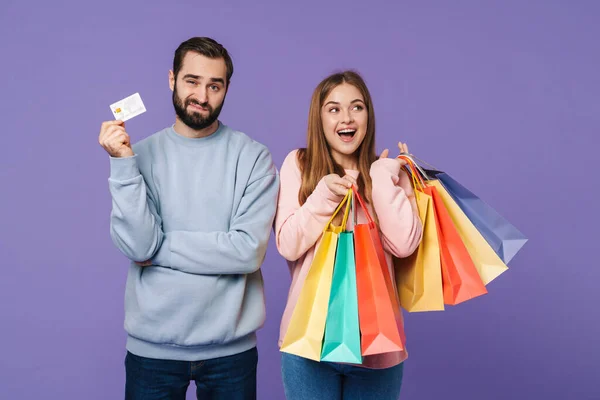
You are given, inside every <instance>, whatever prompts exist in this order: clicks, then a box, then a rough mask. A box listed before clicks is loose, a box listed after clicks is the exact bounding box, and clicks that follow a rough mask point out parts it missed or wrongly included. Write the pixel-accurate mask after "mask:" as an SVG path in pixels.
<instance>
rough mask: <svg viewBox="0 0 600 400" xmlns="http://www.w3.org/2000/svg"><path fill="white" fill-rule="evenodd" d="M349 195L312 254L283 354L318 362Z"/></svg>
mask: <svg viewBox="0 0 600 400" xmlns="http://www.w3.org/2000/svg"><path fill="white" fill-rule="evenodd" d="M351 194H352V190H351V189H350V190H349V191H348V193H347V194H346V196H345V197H344V199H343V200H342V202H341V203H340V205H339V206H338V207H337V209H336V210H335V212H334V213H333V215H332V216H331V218H330V219H329V221H328V222H327V225H325V229H324V231H323V236H322V238H321V243H320V244H319V247H318V248H317V250H316V251H315V256H314V258H313V261H312V263H311V265H310V270H309V271H308V274H307V276H306V280H305V281H304V285H303V286H302V290H301V291H300V295H299V296H298V302H297V303H296V306H295V307H294V312H293V313H292V318H291V319H290V324H289V326H288V329H287V331H286V333H285V336H284V338H283V343H282V345H281V351H282V352H284V353H290V354H295V355H297V356H300V357H304V358H309V359H311V360H315V361H320V359H321V346H322V344H323V335H324V333H325V321H326V319H327V309H328V306H329V294H330V290H331V282H332V279H333V265H334V262H335V252H336V249H337V242H338V237H339V234H340V232H342V231H343V230H344V229H345V227H346V221H347V220H348V214H349V210H350V200H351V197H350V196H351ZM344 205H346V209H345V211H344V218H343V222H342V225H341V226H334V225H333V224H332V221H333V219H334V218H335V216H336V215H337V214H338V212H339V211H340V210H341V209H342V207H343V206H344Z"/></svg>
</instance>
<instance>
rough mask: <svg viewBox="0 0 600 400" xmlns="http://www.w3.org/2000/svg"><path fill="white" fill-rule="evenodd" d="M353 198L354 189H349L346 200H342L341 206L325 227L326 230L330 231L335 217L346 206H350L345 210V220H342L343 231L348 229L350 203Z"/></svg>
mask: <svg viewBox="0 0 600 400" xmlns="http://www.w3.org/2000/svg"><path fill="white" fill-rule="evenodd" d="M351 196H352V189H348V191H347V192H346V195H345V196H344V198H343V199H342V201H341V202H340V204H339V205H338V206H337V208H336V209H335V211H334V212H333V215H332V216H331V218H329V221H327V225H325V230H328V229H330V227H331V225H332V222H333V219H334V218H335V216H336V215H337V214H338V213H339V212H340V210H341V209H342V207H343V206H344V204H348V206H347V207H346V209H345V210H344V218H343V220H342V226H341V228H342V230H345V229H346V222H347V221H348V213H349V212H350V207H349V202H350V200H351Z"/></svg>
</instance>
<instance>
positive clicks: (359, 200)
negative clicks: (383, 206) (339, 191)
mask: <svg viewBox="0 0 600 400" xmlns="http://www.w3.org/2000/svg"><path fill="white" fill-rule="evenodd" d="M352 192H353V193H352V194H353V195H354V197H355V198H356V199H357V200H358V203H359V204H360V206H361V207H362V209H363V211H364V212H365V216H366V217H367V222H368V223H369V225H374V224H375V222H373V218H371V214H370V213H369V209H368V208H367V207H366V206H365V203H364V201H363V199H362V197H360V194H359V193H358V189H357V188H356V186H354V185H352ZM354 221H355V222H356V210H355V211H354Z"/></svg>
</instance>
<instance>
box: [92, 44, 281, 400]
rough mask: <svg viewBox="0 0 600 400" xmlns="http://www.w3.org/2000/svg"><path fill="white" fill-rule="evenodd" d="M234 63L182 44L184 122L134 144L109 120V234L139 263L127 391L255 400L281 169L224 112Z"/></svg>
mask: <svg viewBox="0 0 600 400" xmlns="http://www.w3.org/2000/svg"><path fill="white" fill-rule="evenodd" d="M232 74H233V64H232V61H231V58H230V56H229V54H228V52H227V50H226V49H225V48H223V47H222V46H221V45H220V44H219V43H217V42H215V41H214V40H212V39H210V38H199V37H195V38H191V39H189V40H187V41H185V42H183V43H182V44H181V45H180V46H179V48H178V49H177V50H176V52H175V58H174V61H173V70H172V71H170V72H169V84H170V87H171V90H172V91H173V105H174V107H175V111H176V114H177V117H176V120H175V124H174V125H173V126H171V127H168V128H166V129H163V130H161V131H160V132H157V133H155V134H154V135H152V136H150V137H148V138H146V139H144V140H142V141H140V142H139V143H136V144H135V145H133V146H132V145H131V143H130V140H129V136H128V134H127V132H126V130H125V124H124V123H123V122H122V121H109V122H104V123H103V124H102V128H101V131H100V137H99V142H100V144H101V145H102V147H103V148H104V149H105V150H106V151H107V152H108V154H109V155H110V178H109V187H110V192H111V194H112V200H113V203H112V204H113V206H112V213H111V228H110V232H111V237H112V239H113V242H114V243H115V245H116V246H117V247H118V248H119V250H120V251H121V252H123V254H125V255H126V256H127V257H128V258H129V259H130V260H132V263H131V266H130V267H129V273H128V276H127V285H126V292H125V329H126V331H127V333H128V338H127V356H126V358H125V367H126V385H125V386H126V387H125V392H126V396H125V397H126V399H142V398H143V399H159V398H160V399H166V398H168V399H184V398H185V393H186V390H187V387H188V385H189V382H190V380H194V381H195V383H196V387H197V396H198V398H210V399H228V400H231V399H254V398H256V365H257V358H258V355H257V350H256V333H255V332H256V331H257V330H258V329H259V328H260V327H262V325H263V323H264V319H265V303H264V292H263V283H262V276H261V273H260V270H259V268H260V266H261V264H262V262H263V260H264V256H265V252H266V248H267V242H268V239H269V235H270V232H271V228H272V223H273V218H274V214H275V208H276V201H277V195H278V190H279V177H278V173H277V170H276V168H275V166H274V164H273V161H272V159H271V155H270V153H269V151H268V150H267V148H266V147H265V146H263V145H262V144H259V143H257V142H255V141H253V140H252V139H250V138H249V137H248V136H246V135H245V134H243V133H241V132H237V131H234V130H232V129H231V128H229V127H227V126H226V125H224V124H222V123H221V122H220V121H219V119H218V117H219V113H220V112H221V109H222V107H223V102H224V100H225V95H226V93H227V90H228V88H229V85H230V82H231V76H232Z"/></svg>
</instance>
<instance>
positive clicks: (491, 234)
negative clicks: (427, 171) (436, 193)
mask: <svg viewBox="0 0 600 400" xmlns="http://www.w3.org/2000/svg"><path fill="white" fill-rule="evenodd" d="M435 176H436V178H438V179H439V180H440V182H441V183H442V185H443V186H444V188H446V190H447V191H448V193H449V194H450V196H452V198H453V199H454V201H455V202H456V203H457V204H458V206H459V207H460V209H461V210H462V211H463V212H464V213H465V215H466V216H467V218H469V220H470V221H471V222H472V223H473V225H474V226H475V227H476V228H477V230H478V231H479V233H481V235H482V236H483V237H484V239H485V240H486V242H487V243H488V244H489V245H490V246H491V247H492V249H493V250H494V252H495V253H496V254H497V255H498V256H499V257H500V258H501V259H502V261H503V262H504V263H505V264H508V263H509V262H510V261H511V260H512V259H513V257H514V256H515V255H516V254H517V253H518V252H519V251H520V250H521V248H522V247H523V246H525V243H527V241H528V239H527V238H526V237H525V235H523V233H521V232H520V231H519V230H518V229H517V228H516V227H515V226H514V225H512V224H511V223H510V222H508V221H507V220H506V219H505V218H504V217H502V216H501V215H500V214H499V213H498V212H497V211H496V210H495V209H493V208H492V207H491V206H490V205H489V204H487V203H486V202H484V201H483V200H481V199H480V198H479V197H477V196H476V195H475V194H473V193H472V192H471V191H469V190H468V189H467V188H465V187H464V186H463V185H461V184H460V183H458V182H457V181H456V180H455V179H453V178H452V177H451V176H450V175H448V174H447V173H444V172H438V173H436V174H435Z"/></svg>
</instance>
